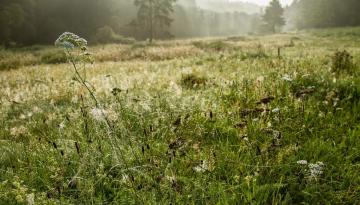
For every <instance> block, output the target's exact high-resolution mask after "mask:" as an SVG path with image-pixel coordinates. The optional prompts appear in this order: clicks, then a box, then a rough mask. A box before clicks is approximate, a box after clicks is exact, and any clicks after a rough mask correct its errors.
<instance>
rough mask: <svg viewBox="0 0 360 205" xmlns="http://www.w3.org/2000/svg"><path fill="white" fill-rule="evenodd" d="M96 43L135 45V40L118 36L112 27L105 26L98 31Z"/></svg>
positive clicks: (95, 38)
mask: <svg viewBox="0 0 360 205" xmlns="http://www.w3.org/2000/svg"><path fill="white" fill-rule="evenodd" d="M94 42H96V43H101V44H106V43H120V44H133V43H135V42H136V41H135V39H133V38H126V37H123V36H121V35H118V34H116V33H115V32H114V30H113V29H112V28H111V27H110V26H104V27H101V28H99V29H98V30H97V32H96V35H95V37H94Z"/></svg>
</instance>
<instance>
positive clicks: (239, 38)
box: [226, 36, 248, 42]
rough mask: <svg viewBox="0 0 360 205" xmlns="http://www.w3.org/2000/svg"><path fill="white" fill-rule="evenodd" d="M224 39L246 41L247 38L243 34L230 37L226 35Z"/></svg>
mask: <svg viewBox="0 0 360 205" xmlns="http://www.w3.org/2000/svg"><path fill="white" fill-rule="evenodd" d="M226 40H228V41H232V42H239V41H246V40H248V38H246V37H245V36H231V37H228V38H227V39H226Z"/></svg>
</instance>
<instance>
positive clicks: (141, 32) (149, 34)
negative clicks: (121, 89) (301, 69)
mask: <svg viewBox="0 0 360 205" xmlns="http://www.w3.org/2000/svg"><path fill="white" fill-rule="evenodd" d="M254 16H256V15H250V14H246V13H244V12H215V11H210V10H204V9H201V8H199V7H198V6H196V1H195V0H178V1H176V0H0V28H1V29H0V45H1V44H2V45H5V46H11V45H12V44H15V45H33V44H51V43H53V41H54V39H56V37H57V36H58V35H59V34H61V33H62V32H64V31H70V32H74V33H77V34H79V35H81V36H84V37H85V38H87V39H89V40H90V42H99V43H112V42H115V43H116V42H124V41H125V42H126V40H130V41H131V38H134V39H137V40H146V39H149V40H150V39H151V40H152V39H168V38H172V37H176V38H188V37H203V36H221V35H222V36H224V35H230V34H233V35H240V34H245V33H247V32H250V31H251V30H252V27H251V22H252V20H253V19H254ZM129 38H130V39H129Z"/></svg>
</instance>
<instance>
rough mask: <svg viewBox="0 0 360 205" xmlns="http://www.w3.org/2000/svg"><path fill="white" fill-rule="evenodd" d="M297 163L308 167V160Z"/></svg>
mask: <svg viewBox="0 0 360 205" xmlns="http://www.w3.org/2000/svg"><path fill="white" fill-rule="evenodd" d="M296 163H297V164H300V165H307V164H308V162H307V161H306V160H299V161H297V162H296Z"/></svg>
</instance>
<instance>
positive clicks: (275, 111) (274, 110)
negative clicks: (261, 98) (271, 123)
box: [271, 107, 280, 113]
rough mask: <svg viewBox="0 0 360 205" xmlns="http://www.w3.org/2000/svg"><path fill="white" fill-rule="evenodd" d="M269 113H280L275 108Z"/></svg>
mask: <svg viewBox="0 0 360 205" xmlns="http://www.w3.org/2000/svg"><path fill="white" fill-rule="evenodd" d="M271 112H273V113H279V112H280V108H278V107H277V108H275V109H273V110H272V111H271Z"/></svg>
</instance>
